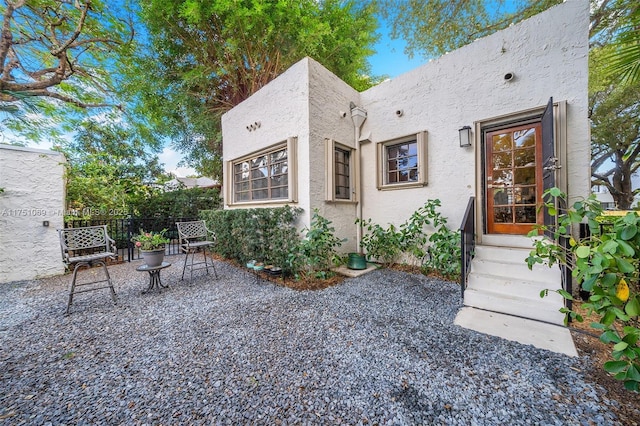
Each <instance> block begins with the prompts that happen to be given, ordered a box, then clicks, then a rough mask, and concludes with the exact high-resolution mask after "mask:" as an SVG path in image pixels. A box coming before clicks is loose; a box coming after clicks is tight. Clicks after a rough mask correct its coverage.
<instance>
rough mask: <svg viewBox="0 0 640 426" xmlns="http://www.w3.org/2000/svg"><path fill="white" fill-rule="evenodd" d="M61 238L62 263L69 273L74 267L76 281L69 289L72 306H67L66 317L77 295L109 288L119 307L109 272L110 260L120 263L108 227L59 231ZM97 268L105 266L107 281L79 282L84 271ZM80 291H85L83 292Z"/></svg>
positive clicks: (72, 281)
mask: <svg viewBox="0 0 640 426" xmlns="http://www.w3.org/2000/svg"><path fill="white" fill-rule="evenodd" d="M58 235H59V236H60V249H61V250H62V261H63V262H64V263H65V265H66V267H67V269H70V268H71V266H73V279H72V280H71V287H70V289H69V302H68V303H67V310H66V313H67V314H68V313H69V310H70V309H71V304H72V303H73V296H74V295H75V294H76V293H84V292H87V291H93V290H101V289H105V288H108V289H110V290H111V299H112V300H113V303H114V304H115V303H117V300H116V292H115V290H114V288H113V283H112V282H111V277H110V276H109V271H108V270H107V264H106V259H116V258H117V257H118V255H117V248H116V245H115V241H114V240H112V239H111V238H109V235H108V234H107V225H100V226H86V227H82V228H65V229H58ZM93 265H102V268H103V269H104V273H105V275H106V277H107V278H106V279H104V280H97V281H90V282H86V283H78V282H77V278H78V271H79V270H80V268H81V267H83V266H87V267H90V266H93ZM105 282H106V283H107V285H103V286H95V284H99V283H105ZM87 286H90V287H87ZM78 287H85V288H84V289H82V290H79V289H78Z"/></svg>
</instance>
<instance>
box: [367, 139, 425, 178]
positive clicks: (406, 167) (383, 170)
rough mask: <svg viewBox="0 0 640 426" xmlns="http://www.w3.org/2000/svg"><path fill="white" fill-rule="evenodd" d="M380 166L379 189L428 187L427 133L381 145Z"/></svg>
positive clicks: (379, 145) (379, 147)
mask: <svg viewBox="0 0 640 426" xmlns="http://www.w3.org/2000/svg"><path fill="white" fill-rule="evenodd" d="M378 166H379V171H378V189H396V188H407V187H412V186H424V185H426V184H427V134H426V132H420V133H418V134H415V135H410V136H406V137H403V138H399V139H395V140H391V141H387V142H382V143H379V144H378Z"/></svg>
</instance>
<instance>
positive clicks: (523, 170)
mask: <svg viewBox="0 0 640 426" xmlns="http://www.w3.org/2000/svg"><path fill="white" fill-rule="evenodd" d="M485 149H486V170H485V179H486V182H485V188H486V191H487V196H486V200H487V205H486V211H487V232H488V233H489V234H518V235H526V234H527V233H528V232H529V231H531V230H532V229H533V227H534V226H535V225H536V224H542V223H543V220H544V217H543V211H542V209H540V211H539V212H538V205H539V201H540V200H541V198H542V191H543V184H542V178H543V175H542V126H541V123H540V122H536V123H532V124H526V125H521V126H516V127H510V128H505V129H500V130H495V131H490V132H487V133H486V134H485Z"/></svg>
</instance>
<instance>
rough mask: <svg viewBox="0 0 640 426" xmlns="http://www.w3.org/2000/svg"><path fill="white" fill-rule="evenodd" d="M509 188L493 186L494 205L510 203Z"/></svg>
mask: <svg viewBox="0 0 640 426" xmlns="http://www.w3.org/2000/svg"><path fill="white" fill-rule="evenodd" d="M510 194H511V190H510V189H506V188H494V189H493V204H494V205H496V206H504V205H507V204H512V202H510V201H511V200H510V198H511V197H510V196H509V195H510Z"/></svg>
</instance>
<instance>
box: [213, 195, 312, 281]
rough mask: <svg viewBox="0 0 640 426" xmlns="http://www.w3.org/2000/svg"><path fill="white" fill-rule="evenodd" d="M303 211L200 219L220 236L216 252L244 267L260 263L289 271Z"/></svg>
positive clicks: (224, 213) (226, 213) (221, 213)
mask: <svg viewBox="0 0 640 426" xmlns="http://www.w3.org/2000/svg"><path fill="white" fill-rule="evenodd" d="M301 212H302V209H299V208H292V207H289V206H285V207H278V208H264V209H234V210H208V211H201V212H200V218H201V219H203V220H204V221H205V222H206V223H207V227H208V228H209V229H210V230H211V231H213V232H214V233H215V235H216V243H215V244H214V246H213V251H214V252H216V253H218V254H219V255H221V256H222V257H224V258H226V259H233V260H236V261H238V262H240V263H241V264H245V263H246V262H247V261H248V260H252V259H255V260H259V261H263V262H266V263H269V264H273V265H276V266H280V267H281V268H283V270H284V271H285V272H290V271H287V260H288V257H289V253H290V252H291V251H292V250H294V248H295V247H297V245H298V242H299V237H298V231H297V229H296V227H295V222H296V220H297V218H298V216H299V215H300V213H301Z"/></svg>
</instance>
